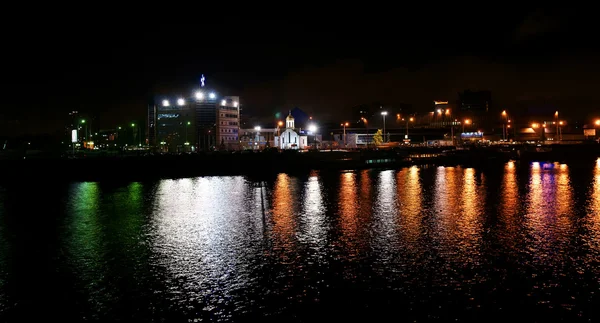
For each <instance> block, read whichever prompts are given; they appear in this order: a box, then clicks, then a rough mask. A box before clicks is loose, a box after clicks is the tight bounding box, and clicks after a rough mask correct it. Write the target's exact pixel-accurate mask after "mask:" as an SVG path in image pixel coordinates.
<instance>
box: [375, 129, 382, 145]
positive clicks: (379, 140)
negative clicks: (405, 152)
mask: <svg viewBox="0 0 600 323" xmlns="http://www.w3.org/2000/svg"><path fill="white" fill-rule="evenodd" d="M382 143H383V137H382V136H381V129H377V132H376V133H375V134H374V135H373V144H375V145H376V146H379V145H381V144H382Z"/></svg>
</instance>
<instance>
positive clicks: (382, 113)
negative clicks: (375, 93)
mask: <svg viewBox="0 0 600 323" xmlns="http://www.w3.org/2000/svg"><path fill="white" fill-rule="evenodd" d="M381 115H382V116H383V138H384V139H385V116H387V111H381ZM384 142H385V140H384Z"/></svg>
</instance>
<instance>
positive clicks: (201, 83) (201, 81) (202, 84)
mask: <svg viewBox="0 0 600 323" xmlns="http://www.w3.org/2000/svg"><path fill="white" fill-rule="evenodd" d="M204 80H206V79H205V78H204V74H202V77H201V78H200V86H201V87H204Z"/></svg>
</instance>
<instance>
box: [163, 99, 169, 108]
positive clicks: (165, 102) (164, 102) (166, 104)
mask: <svg viewBox="0 0 600 323" xmlns="http://www.w3.org/2000/svg"><path fill="white" fill-rule="evenodd" d="M162 105H163V107H168V106H169V105H170V104H169V100H163V101H162Z"/></svg>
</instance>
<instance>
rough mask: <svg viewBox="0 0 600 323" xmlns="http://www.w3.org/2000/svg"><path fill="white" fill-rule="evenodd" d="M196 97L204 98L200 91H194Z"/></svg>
mask: <svg viewBox="0 0 600 323" xmlns="http://www.w3.org/2000/svg"><path fill="white" fill-rule="evenodd" d="M196 99H198V100H202V99H204V93H202V92H200V91H198V92H196Z"/></svg>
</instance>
